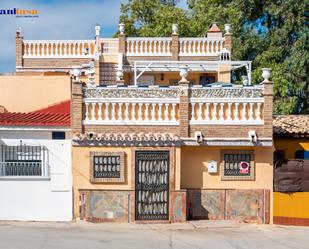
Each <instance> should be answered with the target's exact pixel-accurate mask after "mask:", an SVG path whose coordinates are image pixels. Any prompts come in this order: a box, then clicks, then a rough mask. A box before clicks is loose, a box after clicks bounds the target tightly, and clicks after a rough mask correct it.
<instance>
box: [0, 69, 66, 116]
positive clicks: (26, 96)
mask: <svg viewBox="0 0 309 249" xmlns="http://www.w3.org/2000/svg"><path fill="white" fill-rule="evenodd" d="M70 98H71V96H70V77H69V76H40V75H37V76H28V75H27V76H24V75H12V76H11V75H10V76H8V75H3V76H0V105H2V106H4V107H5V108H6V109H7V110H8V111H10V112H30V111H35V110H37V109H40V108H42V107H46V106H48V105H52V104H54V103H57V102H60V101H64V100H68V99H70Z"/></svg>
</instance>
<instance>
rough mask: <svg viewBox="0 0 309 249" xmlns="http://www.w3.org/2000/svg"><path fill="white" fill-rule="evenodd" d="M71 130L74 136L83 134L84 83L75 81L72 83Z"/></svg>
mask: <svg viewBox="0 0 309 249" xmlns="http://www.w3.org/2000/svg"><path fill="white" fill-rule="evenodd" d="M71 92H72V95H71V129H72V134H74V133H82V132H83V125H82V120H83V102H82V100H83V95H82V82H81V81H77V80H73V81H72V83H71Z"/></svg>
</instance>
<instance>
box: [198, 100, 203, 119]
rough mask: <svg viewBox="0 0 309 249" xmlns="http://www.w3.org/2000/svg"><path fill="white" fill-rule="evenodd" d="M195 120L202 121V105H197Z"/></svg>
mask: <svg viewBox="0 0 309 249" xmlns="http://www.w3.org/2000/svg"><path fill="white" fill-rule="evenodd" d="M197 119H198V120H203V103H198V114H197Z"/></svg>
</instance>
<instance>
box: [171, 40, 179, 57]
mask: <svg viewBox="0 0 309 249" xmlns="http://www.w3.org/2000/svg"><path fill="white" fill-rule="evenodd" d="M171 52H172V60H175V61H178V60H179V36H178V34H173V35H172V46H171Z"/></svg>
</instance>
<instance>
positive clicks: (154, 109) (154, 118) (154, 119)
mask: <svg viewBox="0 0 309 249" xmlns="http://www.w3.org/2000/svg"><path fill="white" fill-rule="evenodd" d="M151 120H153V121H156V104H155V103H152V109H151Z"/></svg>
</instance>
